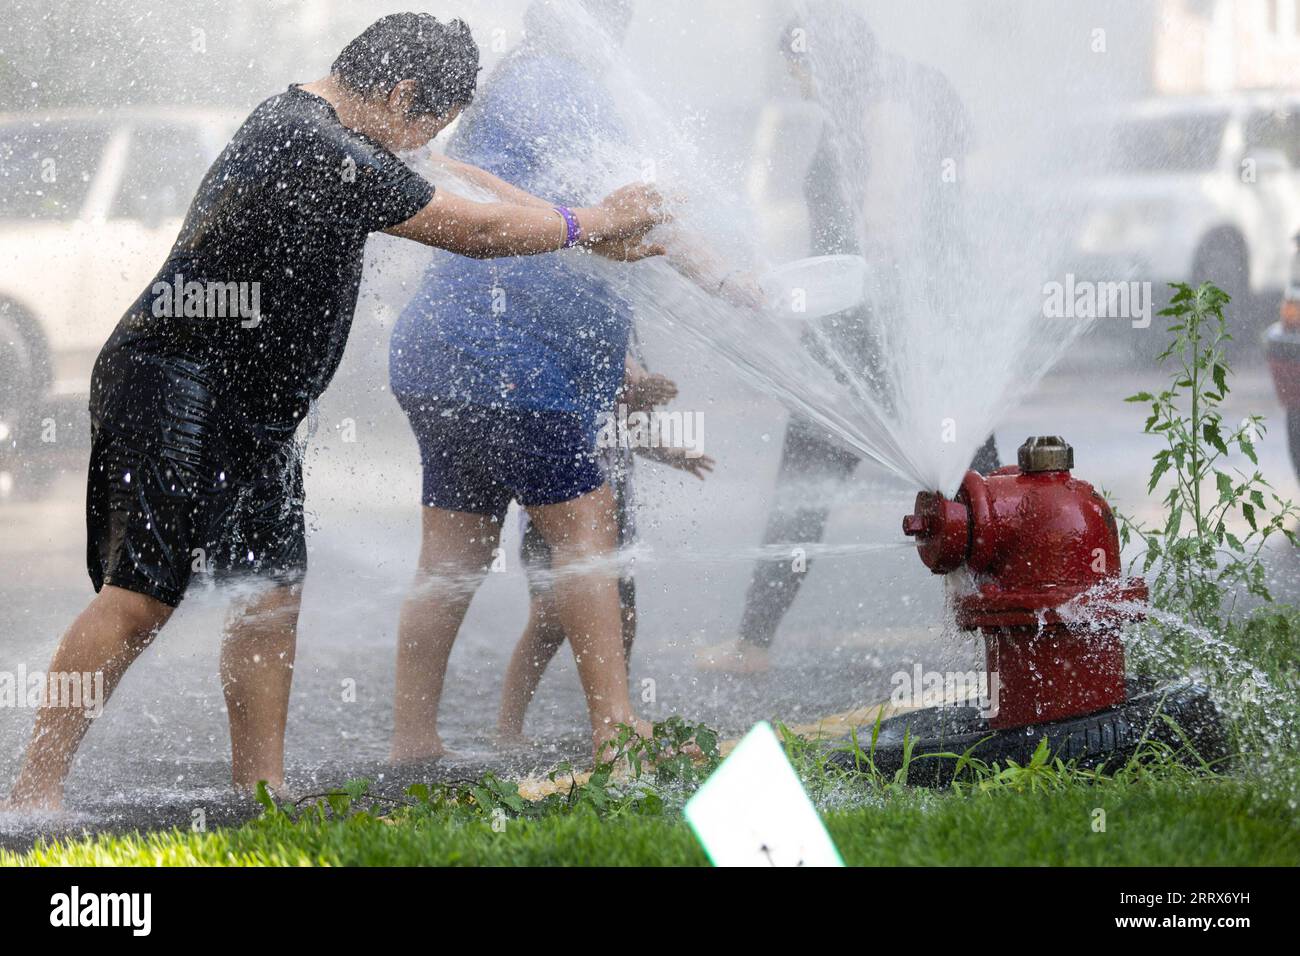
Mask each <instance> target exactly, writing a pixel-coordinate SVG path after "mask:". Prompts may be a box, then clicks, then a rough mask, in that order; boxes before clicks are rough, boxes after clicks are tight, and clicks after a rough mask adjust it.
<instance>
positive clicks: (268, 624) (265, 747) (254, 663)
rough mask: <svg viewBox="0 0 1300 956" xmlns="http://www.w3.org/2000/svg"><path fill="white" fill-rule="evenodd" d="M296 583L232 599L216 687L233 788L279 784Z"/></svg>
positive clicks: (290, 676)
mask: <svg viewBox="0 0 1300 956" xmlns="http://www.w3.org/2000/svg"><path fill="white" fill-rule="evenodd" d="M301 603H302V586H301V585H299V584H284V585H276V586H272V587H267V588H265V589H263V590H259V591H258V592H257V593H256V594H255V595H254V596H252V597H250V598H247V599H245V600H241V601H238V602H237V603H236V604H235V606H234V607H232V608H231V611H230V615H229V617H228V619H227V621H226V631H225V639H224V640H223V641H222V644H221V689H222V690H223V691H224V692H225V695H226V711H227V713H228V714H229V716H230V774H231V779H232V781H233V782H234V785H235V789H236V790H252V789H255V788H256V787H257V783H258V781H259V780H265V781H266V784H267V786H268V787H270V788H272V789H273V790H274V789H279V788H281V787H283V786H284V725H285V722H286V721H287V720H288V718H289V690H290V687H291V686H292V684H293V662H294V654H295V651H296V648H297V639H298V609H299V607H300V606H301Z"/></svg>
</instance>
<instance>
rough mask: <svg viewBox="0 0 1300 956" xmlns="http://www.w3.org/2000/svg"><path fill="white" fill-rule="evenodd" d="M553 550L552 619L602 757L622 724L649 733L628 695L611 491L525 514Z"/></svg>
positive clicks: (595, 749) (599, 491)
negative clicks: (565, 642)
mask: <svg viewBox="0 0 1300 956" xmlns="http://www.w3.org/2000/svg"><path fill="white" fill-rule="evenodd" d="M528 515H529V517H530V518H532V520H533V523H534V524H535V525H536V526H537V530H538V531H540V532H541V533H542V537H543V538H545V539H546V543H547V544H548V545H550V546H551V569H552V570H553V571H554V572H555V582H554V585H553V590H554V594H555V610H556V616H557V617H558V618H559V620H560V625H561V627H562V628H563V629H564V633H565V635H566V636H567V637H568V638H569V644H570V646H572V648H573V657H574V660H575V661H577V664H578V675H579V677H581V679H582V689H583V691H584V692H585V693H586V695H587V709H588V711H589V713H590V715H591V732H592V744H593V752H594V753H595V756H596V759H597V760H599V759H601V751H602V750H603V749H604V747H605V744H606V743H607V742H608V741H610V740H611V739H612V738H613V737H615V736H616V735H617V733H618V725H619V724H627V725H629V726H634V727H637V728H638V730H640V731H641V732H642V733H649V730H650V726H649V724H648V723H646V722H645V721H642V720H638V719H637V718H636V715H635V714H634V713H633V712H632V702H631V700H630V699H629V697H628V688H627V659H626V657H625V656H624V653H623V622H622V615H621V611H620V607H619V598H618V568H617V567H616V565H615V562H614V560H613V559H614V557H615V555H616V552H617V549H618V526H617V520H616V518H615V514H614V496H613V494H612V493H611V492H610V489H609V486H608V485H602V486H601V487H600V488H598V489H596V490H595V491H593V492H591V493H589V494H586V495H583V496H582V497H580V498H575V499H574V500H572V501H566V502H563V503H561V504H556V505H536V506H533V507H531V508H529V509H528Z"/></svg>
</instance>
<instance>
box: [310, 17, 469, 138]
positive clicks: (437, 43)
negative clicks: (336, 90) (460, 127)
mask: <svg viewBox="0 0 1300 956" xmlns="http://www.w3.org/2000/svg"><path fill="white" fill-rule="evenodd" d="M478 71H479V62H478V44H477V43H475V42H474V38H473V36H471V35H470V31H469V27H468V26H466V25H465V22H464V21H463V20H452V21H450V22H449V23H439V22H438V19H437V18H436V17H434V16H433V15H432V14H428V13H393V14H390V15H388V16H386V17H380V18H379V19H378V20H376V21H375V22H374V23H372V24H370V26H368V27H366V29H365V31H364V32H363V33H362V34H361V35H360V36H359V37H357V38H356V39H355V40H353V41H352V42H351V43H349V44H348V45H347V46H346V47H344V48H343V52H342V53H340V54H339V56H338V59H336V60H335V61H334V65H333V66H332V67H330V73H332V74H333V75H334V76H336V77H338V79H339V82H341V83H342V84H343V85H344V86H345V87H347V88H348V89H349V90H351V91H352V92H354V93H360V94H362V95H363V96H373V95H382V96H387V95H388V93H390V92H391V91H392V89H393V87H394V86H396V85H397V84H398V83H400V82H401V81H402V80H414V81H415V85H416V93H415V102H414V104H413V107H412V112H413V113H417V114H427V113H433V114H435V115H438V116H445V115H446V114H447V113H449V112H451V111H452V110H454V109H456V108H457V107H463V106H468V105H469V103H470V101H471V100H473V98H474V87H475V86H476V85H477V83H478Z"/></svg>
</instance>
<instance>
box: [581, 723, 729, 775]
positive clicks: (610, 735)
mask: <svg viewBox="0 0 1300 956" xmlns="http://www.w3.org/2000/svg"><path fill="white" fill-rule="evenodd" d="M629 725H630V726H631V727H632V728H633V729H634V730H635V731H636V732H637V735H638V736H640V737H641V738H642V739H644V740H652V739H654V734H655V730H654V724H652V723H650V721H648V720H642V719H641V718H639V717H637V718H635V719H633V720H632V721H630V722H629ZM618 735H619V728H618V727H617V726H615V727H614V728H613V729H612V730H609V731H607V732H602V733H599V734H597V735H596V736H595V738H594V746H593V750H592V757H593V759H594V760H595V762H596V763H597V764H601V763H608V762H610V761H611V760H612V759H613V758H614V754H615V750H614V741H615V740H616V739H617V738H618ZM682 753H684V754H686V755H687V756H688V757H690V758H691V759H693V760H694V759H703V758H704V751H702V750H700V748H699V747H697V746H696V745H695V741H694V740H692V741H690V742H688V743H687V744H686V746H685V747H683V748H682Z"/></svg>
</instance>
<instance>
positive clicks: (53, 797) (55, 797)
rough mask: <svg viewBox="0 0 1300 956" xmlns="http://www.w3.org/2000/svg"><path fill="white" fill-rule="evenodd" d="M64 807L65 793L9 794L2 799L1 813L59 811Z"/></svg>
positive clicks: (0, 804) (0, 803)
mask: <svg viewBox="0 0 1300 956" xmlns="http://www.w3.org/2000/svg"><path fill="white" fill-rule="evenodd" d="M62 809H63V794H62V793H59V792H55V793H40V794H26V795H22V796H17V797H15V796H12V795H11V796H9V797H8V798H7V799H4V800H0V813H58V812H59V811H60V810H62Z"/></svg>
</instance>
